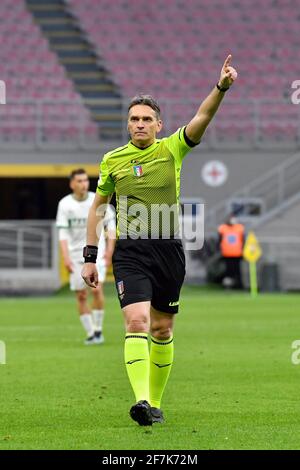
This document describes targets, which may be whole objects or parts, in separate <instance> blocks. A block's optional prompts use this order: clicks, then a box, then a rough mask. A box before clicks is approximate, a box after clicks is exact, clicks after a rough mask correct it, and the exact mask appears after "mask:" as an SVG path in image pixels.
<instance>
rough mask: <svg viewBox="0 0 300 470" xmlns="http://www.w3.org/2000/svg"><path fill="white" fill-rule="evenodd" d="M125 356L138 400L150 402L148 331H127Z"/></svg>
mask: <svg viewBox="0 0 300 470" xmlns="http://www.w3.org/2000/svg"><path fill="white" fill-rule="evenodd" d="M124 358H125V365H126V370H127V374H128V377H129V381H130V383H131V386H132V389H133V391H134V394H135V398H136V401H140V400H147V401H148V402H149V347H148V334H147V333H127V334H126V337H125V349H124Z"/></svg>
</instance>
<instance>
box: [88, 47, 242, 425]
mask: <svg viewBox="0 0 300 470" xmlns="http://www.w3.org/2000/svg"><path fill="white" fill-rule="evenodd" d="M230 61H231V55H229V56H228V57H227V58H226V60H225V62H224V64H223V67H222V70H221V74H220V79H219V81H218V83H217V85H216V86H215V87H214V88H213V90H212V91H211V93H210V94H209V95H208V96H207V98H206V99H205V100H204V101H203V102H202V104H201V106H200V108H199V109H198V111H197V113H196V115H195V116H194V117H193V119H192V120H191V121H190V122H189V123H188V124H187V126H184V127H181V128H179V129H178V130H177V131H176V132H175V133H174V134H172V135H171V136H169V137H166V138H163V139H161V140H159V139H157V138H156V136H157V134H158V133H159V132H160V130H161V129H162V121H161V118H160V108H159V106H158V104H157V103H156V102H155V101H154V99H153V98H152V97H151V96H149V95H139V96H136V97H135V98H133V100H132V101H131V102H130V104H129V109H128V132H129V134H130V137H131V140H130V142H128V144H127V145H125V146H124V147H120V148H117V149H115V150H112V151H111V152H108V153H106V154H105V155H104V157H103V159H102V162H101V165H100V179H99V182H98V188H97V192H96V195H95V199H94V202H93V205H92V206H91V209H90V211H89V217H88V225H87V246H86V247H85V248H84V258H85V264H84V267H83V269H82V277H83V278H84V280H85V282H86V283H87V284H88V285H89V286H91V287H96V286H97V284H98V273H97V269H96V265H95V262H96V258H97V245H98V237H97V233H96V232H97V231H98V235H99V224H100V227H101V223H102V220H103V213H104V211H103V210H100V209H102V208H103V207H105V204H107V203H108V201H109V198H110V196H111V195H112V194H113V193H114V192H115V193H116V198H117V217H118V226H117V238H118V240H117V243H116V249H115V252H114V256H113V269H114V276H115V281H116V288H117V293H118V296H119V301H120V305H121V308H122V310H123V313H124V319H125V327H126V335H125V351H124V353H125V354H124V357H125V365H126V369H127V373H128V377H129V381H130V383H131V386H132V389H133V391H134V394H135V399H136V403H135V404H134V405H133V406H132V407H131V409H130V416H131V418H132V419H133V420H135V421H137V422H138V423H139V424H140V425H142V426H147V425H152V423H155V422H163V420H164V417H163V413H162V410H161V399H162V395H163V392H164V389H165V386H166V383H167V381H168V378H169V375H170V371H171V367H172V363H173V351H174V344H173V326H174V318H175V317H174V314H176V313H177V312H178V307H179V294H180V289H181V286H182V283H183V280H184V276H185V257H184V251H183V248H182V244H181V240H180V238H179V223H178V203H179V192H180V170H181V165H182V160H183V158H184V157H185V155H186V154H187V153H188V152H189V151H190V150H191V149H192V148H193V147H195V146H196V145H197V144H198V143H199V142H200V139H201V137H202V135H203V133H204V132H205V129H206V127H207V126H208V124H209V122H210V121H211V120H212V118H213V117H214V115H215V113H216V111H217V109H218V107H219V105H220V103H221V101H222V99H223V97H224V94H225V92H226V91H227V90H228V89H229V87H230V86H231V85H232V83H233V82H234V80H235V78H236V76H237V73H236V71H235V69H234V68H233V67H231V66H230ZM159 207H164V208H165V207H168V208H170V214H169V215H170V217H169V219H168V220H166V218H165V219H163V220H161V217H160V215H161V214H158V212H159V209H158V208H159ZM174 207H175V210H173V209H174ZM149 334H150V335H151V345H150V351H149V347H148V335H149Z"/></svg>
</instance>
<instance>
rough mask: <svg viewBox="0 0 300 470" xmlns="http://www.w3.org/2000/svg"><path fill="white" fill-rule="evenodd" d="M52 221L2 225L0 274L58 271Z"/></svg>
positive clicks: (14, 222) (0, 229)
mask: <svg viewBox="0 0 300 470" xmlns="http://www.w3.org/2000/svg"><path fill="white" fill-rule="evenodd" d="M55 240H56V232H55V226H54V223H53V221H34V220H33V221H22V220H16V221H7V222H0V271H1V270H7V269H18V270H28V269H40V270H52V269H56V267H57V257H56V250H55V245H54V241H55Z"/></svg>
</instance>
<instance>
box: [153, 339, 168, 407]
mask: <svg viewBox="0 0 300 470" xmlns="http://www.w3.org/2000/svg"><path fill="white" fill-rule="evenodd" d="M173 357H174V343H173V336H171V337H170V338H169V339H165V340H160V339H156V338H153V337H152V336H151V348H150V404H151V406H153V407H155V408H160V402H161V398H162V395H163V393H164V389H165V386H166V384H167V381H168V378H169V375H170V372H171V367H172V364H173Z"/></svg>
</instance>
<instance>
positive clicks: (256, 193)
mask: <svg viewBox="0 0 300 470" xmlns="http://www.w3.org/2000/svg"><path fill="white" fill-rule="evenodd" d="M299 191H300V153H299V152H298V153H296V154H294V155H293V156H292V157H290V158H289V159H287V160H285V161H284V162H283V163H280V164H279V165H278V166H276V167H274V168H272V169H271V170H270V171H268V172H266V173H265V174H263V175H261V176H259V177H258V178H256V179H255V180H253V181H252V182H250V183H249V184H248V185H246V186H244V187H243V188H242V189H240V190H239V191H236V192H235V193H234V194H232V195H231V196H230V198H228V199H227V200H224V201H221V202H220V203H219V204H217V205H215V206H214V207H212V208H211V209H209V210H207V212H206V228H207V230H208V231H209V230H211V229H213V228H216V227H217V225H218V224H219V223H221V222H223V221H224V218H225V216H226V215H228V213H229V211H230V203H231V201H233V200H234V199H239V200H242V199H243V198H244V199H245V200H246V199H247V198H253V197H255V198H257V199H260V200H261V201H262V202H263V209H264V212H263V213H262V214H261V216H258V217H256V218H255V224H256V225H258V223H259V222H260V220H261V221H262V220H263V219H264V217H265V216H266V214H267V213H270V211H272V210H274V209H275V208H278V207H281V206H282V205H283V204H284V203H285V202H286V201H287V200H289V199H290V198H292V197H293V196H295V195H296V194H298V193H299Z"/></svg>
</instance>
